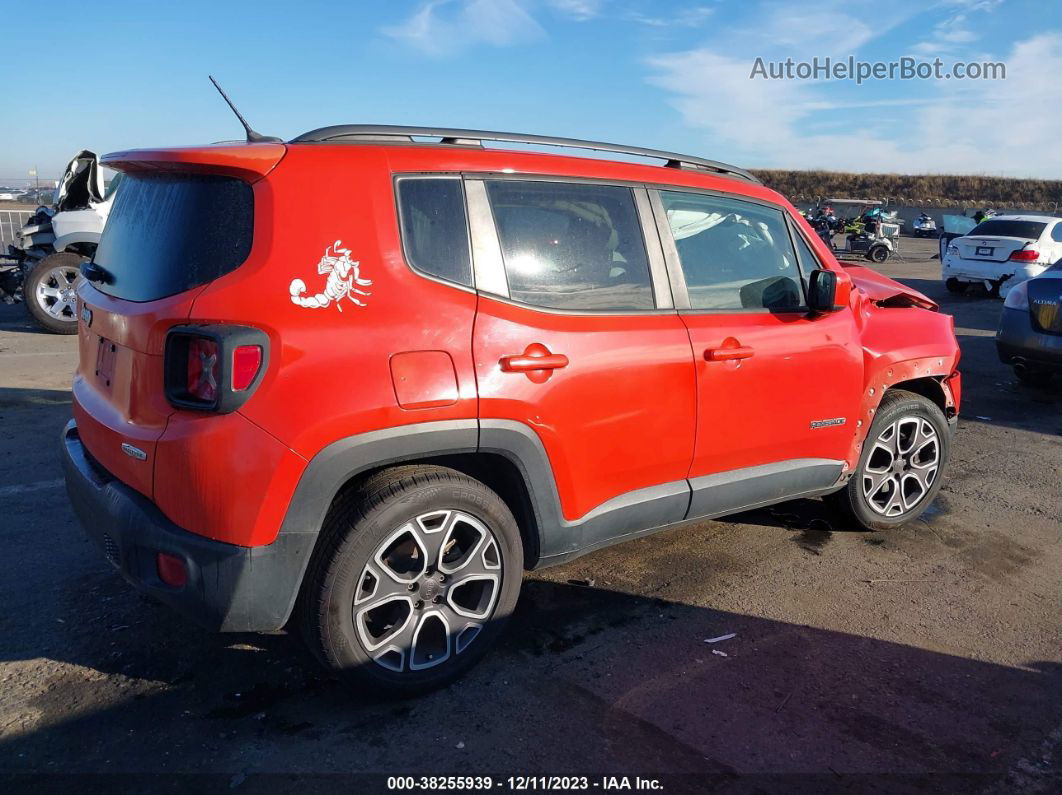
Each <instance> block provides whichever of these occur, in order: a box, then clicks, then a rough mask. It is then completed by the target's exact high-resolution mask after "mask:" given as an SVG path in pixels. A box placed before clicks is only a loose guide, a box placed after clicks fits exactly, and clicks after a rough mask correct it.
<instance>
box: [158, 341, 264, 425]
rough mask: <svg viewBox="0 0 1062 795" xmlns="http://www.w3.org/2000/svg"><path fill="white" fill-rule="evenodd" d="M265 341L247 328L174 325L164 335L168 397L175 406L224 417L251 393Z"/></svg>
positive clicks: (260, 372) (259, 373)
mask: <svg viewBox="0 0 1062 795" xmlns="http://www.w3.org/2000/svg"><path fill="white" fill-rule="evenodd" d="M268 354H269V338H268V337H267V336H266V334H265V332H263V331H260V330H258V329H255V328H248V327H246V326H227V325H215V326H177V327H175V328H172V329H170V331H169V333H168V334H167V336H166V361H165V380H166V399H167V400H169V401H170V403H171V404H172V405H174V406H176V407H177V408H182V409H196V410H199V411H212V412H216V413H219V414H226V413H228V412H230V411H235V410H236V409H238V408H239V407H240V406H242V405H243V403H244V401H246V400H247V398H248V397H250V396H251V394H252V393H253V392H254V390H255V388H256V387H257V386H258V384H259V382H260V381H261V380H262V376H263V374H264V373H265V370H266V366H267V364H268Z"/></svg>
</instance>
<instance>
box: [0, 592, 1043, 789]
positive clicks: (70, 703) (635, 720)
mask: <svg viewBox="0 0 1062 795" xmlns="http://www.w3.org/2000/svg"><path fill="white" fill-rule="evenodd" d="M60 598H61V599H63V605H62V608H63V611H62V614H63V615H64V616H65V618H64V619H63V622H62V624H61V625H60V628H59V630H58V631H57V633H50V632H43V633H40V634H38V635H36V636H34V637H33V638H32V639H28V640H26V641H25V642H24V643H23V644H22V645H20V646H17V647H13V646H5V648H4V650H3V651H2V652H0V659H3V660H7V661H12V660H33V659H36V658H42V657H43V658H47V659H52V660H55V661H59V662H62V663H66V665H63V666H53V668H52V670H53V672H54V675H53V678H52V679H51V680H50V681H48V682H47V683H46V686H45V687H43V688H42V689H41V692H40V694H39V695H38V696H37V697H36V698H35V699H34V700H33V701H32V703H30V704H29V705H27V710H28V712H29V713H31V715H30V717H31V718H32V720H33V721H34V722H35V723H37V725H38V726H39V728H35V729H31V730H28V731H26V732H25V733H24V734H21V735H19V736H9V739H7V740H6V741H4V742H3V743H2V744H0V770H2V771H3V772H4V773H5V774H17V773H30V772H34V773H56V772H58V771H63V772H64V773H67V774H70V773H96V774H117V773H124V774H127V775H128V774H133V778H123V779H121V780H122V781H123V782H124V783H126V784H127V783H129V782H130V781H133V782H135V781H140V782H141V783H143V784H146V783H147V782H148V781H152V782H155V783H157V782H158V781H161V780H162V779H154V778H152V777H153V776H163V777H166V776H170V775H172V774H178V773H180V774H188V773H202V774H212V775H213V776H215V778H214V779H211V780H210V781H212V783H213V784H215V785H216V784H218V783H222V784H225V785H228V784H229V783H231V781H233V780H236V781H237V783H239V782H240V781H242V777H243V776H245V775H246V774H248V773H251V772H271V773H325V772H328V773H333V772H334V773H357V772H386V773H392V774H394V773H403V774H422V773H423V774H437V773H446V772H449V773H452V772H465V773H468V772H475V773H478V774H483V773H488V772H489V773H492V774H493V775H495V776H501V775H503V774H504V775H510V774H513V773H545V774H560V773H611V774H623V773H626V774H642V775H645V774H650V773H654V774H667V775H668V776H677V777H678V778H676V779H675V780H674V783H675V787H672V788H670V789H669V791H686V790H685V789H683V787H684V786H685V785H687V784H688V785H689V786H690V790H689V791H699V790H697V789H696V788H695V787H694V786H693V785H694V784H695V783H697V782H700V783H703V781H704V780H705V779H704V777H706V776H708V777H711V778H712V780H713V781H715V782H716V783H723V784H726V783H727V782H736V781H737V779H736V778H735V777H736V776H737V774H747V773H756V774H768V773H777V772H778V771H788V772H803V773H805V774H819V775H824V776H826V777H827V778H826V780H819V779H811V778H809V779H800V778H798V777H793V776H779V777H777V778H769V779H764V780H762V781H760V780H757V787H758V788H766V790H767V791H782V790H783V789H784V790H785V791H793V789H794V788H795V789H802V788H803V785H804V784H807V785H809V786H810V788H811V789H822V788H824V786H823V785H825V786H826V788H829V787H830V786H832V784H833V783H837V782H836V781H835V780H834V779H836V777H837V776H840V777H842V778H841V780H843V781H845V782H846V785H847V784H853V783H858V782H859V781H860V780H864V779H865V777H866V776H867V775H868V774H872V773H889V774H905V775H908V776H914V777H913V778H910V779H907V778H903V779H900V780H898V782H897V783H902V784H904V785H905V786H906V785H908V784H909V785H910V786H911V787H912V788H914V789H918V788H920V787H921V786H923V785H924V784H925V783H926V782H925V781H924V779H921V778H919V776H920V775H921V774H925V773H929V772H934V773H938V774H939V773H946V774H949V775H952V774H954V775H958V776H963V777H972V778H969V779H963V780H964V781H965V782H966V783H968V784H971V785H972V784H977V785H978V786H980V785H986V784H989V783H991V782H992V781H993V779H995V778H997V777H999V776H1002V775H1003V774H1004V772H1005V771H1006V770H1007V768H1008V766H1010V765H1012V764H1013V763H1014V762H1015V761H1016V760H1015V758H1014V755H1015V753H1017V752H1018V749H1022V748H1027V747H1028V746H1029V744H1030V743H1032V742H1033V741H1034V740H1035V738H1038V737H1042V736H1043V734H1044V733H1046V732H1047V731H1049V730H1050V729H1051V728H1053V727H1054V726H1055V725H1057V723H1058V722H1059V719H1060V715H1062V666H1059V665H1057V664H1047V663H1038V662H1035V661H1031V662H1030V663H1029V664H1028V666H1027V667H1026V668H1024V669H1017V668H1009V667H1004V666H1000V665H995V664H991V663H986V662H980V661H977V660H970V659H964V658H961V657H956V656H952V655H949V654H944V653H938V652H934V651H930V650H926V649H919V648H914V647H911V646H905V645H899V644H895V643H889V642H884V641H880V640H875V639H873V638H866V637H858V636H854V635H848V634H844V633H839V632H832V631H826V630H822V629H815V628H812V627H805V626H796V625H792V624H787V623H783V622H778V621H773V620H768V619H763V618H756V617H752V616H745V615H738V614H734V613H728V612H723V611H718V610H712V609H707V608H702V607H693V606H688V605H683V604H677V603H673V602H666V601H663V600H656V599H650V598H645V597H640V596H632V595H628V594H624V593H618V592H612V591H604V590H598V589H595V588H588V587H579V586H574V585H565V584H557V583H552V582H546V581H540V580H529V581H528V582H526V583H525V590H524V594H523V596H522V599H521V603H520V606H519V608H518V610H517V613H516V615H515V617H514V620H513V621H512V623H511V624H510V626H509V628H508V630H507V632H506V634H505V638H504V641H503V642H502V644H501V646H500V648H498V649H497V650H496V651H495V652H493V653H492V654H491V655H490V656H489V657H488V658H487V659H486V660H485V661H484V662H483V663H481V664H480V665H479V666H478V667H477V668H476V669H474V670H473V672H472V673H471V674H470V675H469V676H467V677H466V678H465V679H463V680H461V681H460V682H458V683H457V684H455V685H452V686H451V687H450V688H448V689H446V690H443V691H440V692H437V693H434V694H431V695H429V696H426V697H422V698H420V699H419V700H414V701H407V702H400V703H388V702H385V701H381V700H378V699H375V698H373V697H372V696H371V694H366V693H360V694H359V693H354V692H350V691H348V690H347V689H346V688H345V687H344V686H342V685H341V684H339V683H338V682H336V681H334V680H332V679H330V678H329V677H328V676H326V675H324V674H322V673H321V672H320V671H319V669H318V668H317V667H316V665H315V664H314V663H312V662H311V661H310V660H309V659H308V658H307V656H306V655H305V654H304V653H303V651H302V650H301V647H300V646H299V645H298V644H297V643H295V642H294V638H293V637H289V636H287V635H272V636H240V637H236V636H218V635H213V634H208V633H205V632H200V631H199V630H197V629H196V628H194V627H191V626H189V625H187V624H186V623H184V622H182V621H181V620H180V619H178V618H177V617H176V616H174V615H172V614H171V613H170V612H169V611H168V610H167V609H165V608H162V607H161V606H157V605H153V604H150V603H147V602H145V601H143V600H141V599H138V598H136V597H134V596H132V594H131V593H129V592H128V589H127V587H126V585H125V584H124V583H123V582H122V581H120V580H119V578H118V577H117V575H113V574H102V573H101V574H94V575H90V576H86V577H84V578H83V581H82V582H80V583H78V587H77V588H76V589H74V591H72V592H69V593H66V594H62V595H60ZM729 633H736V636H735V637H733V638H731V639H729V640H725V641H720V642H717V643H712V644H709V643H705V639H706V638H713V637H717V636H720V635H725V634H729ZM9 728H10V727H9ZM850 774H858V775H856V778H854V779H852V778H845V777H848V776H850ZM138 775H139V776H140V777H141V778H137V776H138ZM684 776H685V777H688V778H682V777H684ZM234 777H235V778H234ZM860 777H864V779H861V778H860ZM103 780H104V781H106V779H103ZM166 780H169V779H166ZM173 780H179V778H178V779H173ZM12 781H15V782H16V783H17V782H24V781H25V780H24V779H20V778H18V777H17V776H16V777H15V778H14V779H12ZM195 781H196V782H197V785H198V784H202V783H208V782H207V781H206V780H199V779H195ZM279 783H282V782H278V781H272V784H271V785H270V786H271V788H274V787H273V785H277V784H279ZM289 783H290V782H289ZM348 783H349V782H348ZM811 784H814V786H811ZM892 788H894V787H890V789H892ZM901 788H903V787H901ZM348 791H349V790H348Z"/></svg>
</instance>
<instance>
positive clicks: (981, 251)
mask: <svg viewBox="0 0 1062 795" xmlns="http://www.w3.org/2000/svg"><path fill="white" fill-rule="evenodd" d="M993 253H995V249H994V248H992V246H978V247H977V251H976V255H977V256H978V257H991V256H992V254H993Z"/></svg>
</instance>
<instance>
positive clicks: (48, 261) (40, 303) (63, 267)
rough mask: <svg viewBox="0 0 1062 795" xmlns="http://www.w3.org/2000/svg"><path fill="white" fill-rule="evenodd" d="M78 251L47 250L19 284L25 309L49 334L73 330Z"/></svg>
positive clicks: (74, 323) (78, 260)
mask: <svg viewBox="0 0 1062 795" xmlns="http://www.w3.org/2000/svg"><path fill="white" fill-rule="evenodd" d="M82 260H83V257H81V255H80V254H74V253H72V252H68V251H64V252H60V253H57V254H49V255H48V256H47V257H45V258H44V259H42V260H41V261H40V262H38V263H37V264H36V265H34V266H33V267H32V268H31V269H30V272H29V275H28V276H27V277H26V283H25V284H24V285H23V286H22V298H23V300H24V301H25V302H26V309H28V310H29V313H30V315H31V316H32V317H33V319H34V320H35V321H37V323H38V325H40V326H41V327H42V328H45V329H47V330H48V331H51V332H52V333H53V334H77V283H78V280H79V279H80V278H81V262H82Z"/></svg>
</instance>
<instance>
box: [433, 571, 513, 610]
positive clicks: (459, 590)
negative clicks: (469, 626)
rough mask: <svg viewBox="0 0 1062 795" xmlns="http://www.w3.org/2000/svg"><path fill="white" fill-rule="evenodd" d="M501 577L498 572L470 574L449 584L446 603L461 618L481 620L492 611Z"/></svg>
mask: <svg viewBox="0 0 1062 795" xmlns="http://www.w3.org/2000/svg"><path fill="white" fill-rule="evenodd" d="M500 584H501V578H500V577H499V576H498V574H470V575H468V576H465V577H461V578H460V579H459V580H457V581H456V582H454V584H453V585H452V586H450V590H449V591H448V592H447V594H446V604H447V605H449V607H450V609H451V610H453V611H454V612H455V613H456V614H457V615H459V616H461V617H462V618H472V619H477V620H480V621H482V620H483V619H485V618H486V617H487V616H489V615H490V614H491V613H492V612H493V611H494V603H495V602H496V601H497V599H498V591H499V587H500Z"/></svg>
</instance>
